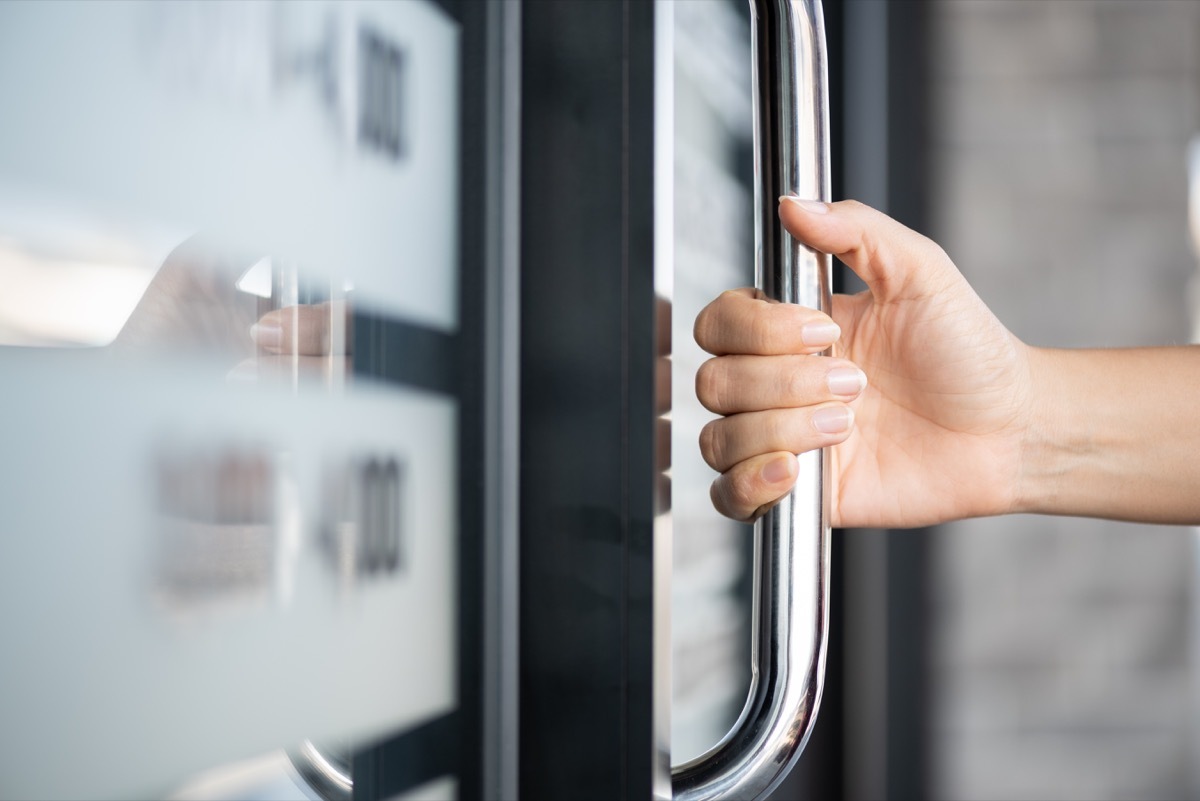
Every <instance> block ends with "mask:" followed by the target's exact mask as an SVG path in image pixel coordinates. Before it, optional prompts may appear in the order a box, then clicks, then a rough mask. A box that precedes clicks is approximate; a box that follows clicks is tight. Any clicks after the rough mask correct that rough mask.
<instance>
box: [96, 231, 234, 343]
mask: <svg viewBox="0 0 1200 801" xmlns="http://www.w3.org/2000/svg"><path fill="white" fill-rule="evenodd" d="M244 265H245V260H244V259H239V258H236V257H233V256H231V255H229V254H228V253H225V252H224V251H223V250H222V249H221V248H219V247H216V246H214V245H213V244H212V243H208V242H205V240H204V238H203V237H201V236H193V237H191V238H189V239H187V240H186V241H184V242H183V243H182V244H180V245H179V246H178V247H176V248H175V249H174V250H173V251H171V253H170V254H169V255H168V256H167V257H166V259H164V260H163V263H162V266H161V267H160V268H159V270H158V272H157V273H156V274H155V276H154V280H153V281H151V282H150V285H149V286H148V287H147V288H146V292H145V293H144V294H143V295H142V299H141V300H140V301H138V304H137V306H136V307H135V308H134V310H133V312H132V313H131V314H130V315H129V319H128V320H127V321H126V322H125V325H124V326H123V327H122V328H121V332H120V333H119V334H118V335H117V338H116V339H115V340H114V341H113V343H112V348H113V349H114V351H115V352H120V353H131V352H135V351H136V352H166V353H170V354H171V355H178V354H180V353H198V354H204V355H212V356H216V357H218V358H228V359H230V360H231V361H230V363H233V360H236V359H239V358H244V357H246V356H248V355H250V354H251V353H252V352H253V348H252V343H250V342H247V341H246V336H245V331H246V328H247V327H248V326H249V325H250V323H252V322H253V321H254V318H255V303H256V298H255V297H254V296H252V295H248V294H246V293H245V292H241V291H239V290H238V289H237V287H236V284H235V282H236V278H237V275H238V272H239V271H241V270H243V269H245V266H244Z"/></svg>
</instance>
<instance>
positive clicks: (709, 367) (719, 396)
mask: <svg viewBox="0 0 1200 801" xmlns="http://www.w3.org/2000/svg"><path fill="white" fill-rule="evenodd" d="M727 379H728V376H727V371H726V370H725V368H724V363H723V362H722V361H721V360H720V357H716V358H712V359H709V360H708V361H706V362H705V363H704V364H702V365H700V369H699V370H697V371H696V398H697V400H699V401H700V403H701V405H703V406H704V408H706V409H708V410H709V411H710V412H717V413H718V414H720V413H721V412H722V411H723V410H724V408H725V403H724V401H725V394H726V385H727V384H728V380H727Z"/></svg>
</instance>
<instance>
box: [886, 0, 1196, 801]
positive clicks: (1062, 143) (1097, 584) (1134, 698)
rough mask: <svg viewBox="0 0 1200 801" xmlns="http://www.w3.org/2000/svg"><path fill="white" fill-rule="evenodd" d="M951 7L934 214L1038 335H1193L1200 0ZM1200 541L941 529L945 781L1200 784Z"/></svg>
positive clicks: (1036, 339)
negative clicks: (1196, 575)
mask: <svg viewBox="0 0 1200 801" xmlns="http://www.w3.org/2000/svg"><path fill="white" fill-rule="evenodd" d="M894 8H895V11H894V13H903V7H902V6H898V7H894ZM933 17H934V20H935V31H934V37H933V42H934V49H933V54H932V55H933V58H932V63H933V87H932V89H933V105H934V112H935V121H934V125H933V126H932V130H933V138H934V141H933V143H932V144H933V154H932V163H933V164H934V170H935V175H934V191H933V192H932V196H933V198H934V207H933V209H932V215H931V219H932V221H933V223H932V228H931V230H930V231H929V232H928V233H930V234H931V235H932V236H934V238H936V239H937V240H938V241H939V242H941V244H942V245H943V246H944V247H945V248H946V250H947V251H948V252H949V253H950V255H951V256H952V257H953V258H954V259H955V261H956V262H957V263H958V265H959V266H960V268H961V269H962V270H963V272H964V273H965V274H966V276H967V277H968V279H969V280H970V281H971V283H972V284H973V285H974V286H975V288H976V289H977V290H978V291H979V293H980V295H982V297H983V298H984V300H985V301H987V302H988V304H989V305H990V306H991V307H992V308H993V309H994V310H995V311H996V313H997V315H998V316H999V317H1000V319H1001V320H1003V321H1004V322H1005V323H1006V324H1007V325H1008V326H1009V327H1010V328H1011V329H1012V330H1013V331H1014V332H1015V333H1016V334H1017V335H1018V336H1020V337H1021V338H1022V339H1024V340H1025V341H1026V342H1029V343H1031V344H1036V345H1047V346H1071V347H1076V346H1118V345H1134V344H1165V343H1172V342H1184V341H1187V340H1188V337H1189V330H1190V327H1189V320H1188V315H1189V310H1188V308H1187V304H1186V287H1187V284H1188V280H1189V277H1190V275H1191V274H1192V272H1193V271H1194V270H1195V267H1194V258H1193V256H1192V253H1191V250H1190V247H1189V242H1188V235H1187V218H1186V212H1187V181H1186V150H1187V143H1188V141H1189V140H1190V138H1191V137H1192V136H1193V135H1194V134H1196V133H1197V132H1198V131H1200V119H1198V105H1200V2H1189V1H1186V0H1185V1H1184V2H1166V1H1163V2H1159V1H1157V0H1133V1H1132V2H1093V1H1092V0H1043V1H1040V2H1039V1H1036V0H957V1H951V0H942V1H941V2H937V3H936V4H935V6H934V13H933ZM1198 425H1200V419H1198ZM1197 458H1200V454H1198V455H1197ZM1197 492H1200V487H1198V488H1197ZM1192 549H1193V546H1192V540H1191V534H1190V532H1188V531H1184V530H1180V529H1170V528H1153V527H1143V526H1132V525H1122V524H1115V523H1106V522H1099V521H1087V520H1070V519H1054V518H1036V517H1015V518H1001V519H994V520H983V521H972V522H967V523H962V524H957V525H954V526H949V527H946V528H945V529H943V530H941V531H939V532H938V534H937V536H936V540H935V553H936V557H935V575H936V579H935V581H934V585H933V586H932V587H931V588H930V593H931V603H932V608H933V613H934V623H933V626H934V648H933V654H932V666H931V668H932V682H931V686H932V688H933V692H934V699H935V708H934V710H933V716H932V731H931V736H932V743H931V745H932V751H933V754H934V764H933V765H932V768H933V779H934V787H933V790H934V796H935V797H937V798H944V799H954V801H966V800H967V799H1004V800H1005V801H1016V799H1038V800H1039V801H1052V799H1064V800H1065V799H1070V800H1071V801H1076V800H1078V799H1141V800H1143V801H1145V800H1147V799H1182V798H1192V797H1195V796H1196V794H1197V786H1196V781H1195V778H1194V775H1193V772H1194V770H1195V769H1194V768H1193V767H1191V766H1190V763H1191V761H1192V755H1193V753H1195V750H1194V749H1193V748H1192V737H1193V732H1192V728H1193V727H1192V720H1193V718H1194V711H1195V709H1196V706H1195V703H1194V701H1193V698H1194V689H1193V687H1192V683H1193V679H1192V677H1191V673H1190V648H1191V645H1190V636H1191V635H1190V626H1191V622H1190V620H1191V619H1190V603H1191V597H1190V593H1191V590H1190V583H1191V580H1192V572H1193V558H1194V557H1193V550H1192Z"/></svg>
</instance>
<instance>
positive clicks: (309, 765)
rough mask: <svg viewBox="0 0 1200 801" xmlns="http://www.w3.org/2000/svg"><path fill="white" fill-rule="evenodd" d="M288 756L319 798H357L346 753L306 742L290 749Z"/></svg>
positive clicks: (343, 800)
mask: <svg viewBox="0 0 1200 801" xmlns="http://www.w3.org/2000/svg"><path fill="white" fill-rule="evenodd" d="M287 755H288V758H289V759H291V761H292V766H293V767H294V768H295V769H296V772H297V773H299V774H300V777H301V778H303V779H304V781H305V782H307V783H308V786H309V788H310V789H311V790H312V791H313V792H315V793H316V794H317V797H318V798H323V799H325V801H350V799H351V798H353V797H354V779H353V777H352V776H351V773H350V764H349V760H348V759H347V758H346V755H345V754H342V753H339V751H338V750H337V749H333V748H329V747H325V748H318V747H317V746H316V745H315V744H314V743H313V741H312V740H305V741H304V742H302V743H301V744H300V746H299V747H298V748H295V749H288V752H287Z"/></svg>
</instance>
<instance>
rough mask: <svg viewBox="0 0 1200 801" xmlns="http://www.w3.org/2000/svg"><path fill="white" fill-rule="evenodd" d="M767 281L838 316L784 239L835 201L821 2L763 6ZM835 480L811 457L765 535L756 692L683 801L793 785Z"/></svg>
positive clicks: (758, 232)
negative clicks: (793, 209)
mask: <svg viewBox="0 0 1200 801" xmlns="http://www.w3.org/2000/svg"><path fill="white" fill-rule="evenodd" d="M750 8H751V15H752V23H751V25H752V36H753V41H754V139H755V245H756V249H757V259H756V276H757V278H756V283H757V285H758V287H759V288H760V289H761V290H762V291H763V292H764V293H765V294H766V296H767V297H769V298H771V299H773V300H778V301H782V302H785V303H798V304H801V305H804V306H810V307H813V308H820V309H823V310H825V311H828V310H829V308H830V264H829V257H828V256H825V255H822V254H818V253H814V252H813V251H811V250H809V249H808V248H806V247H804V246H802V245H800V244H799V243H797V242H796V241H795V240H793V239H792V238H791V237H790V236H789V235H788V234H787V232H786V231H784V230H783V227H782V225H781V224H780V222H779V218H778V215H777V213H776V205H777V198H778V197H780V196H781V195H785V194H791V195H797V196H799V197H802V198H819V199H822V200H829V197H830V188H829V114H828V98H827V95H826V87H827V85H828V81H827V75H826V63H825V31H824V23H823V17H822V9H821V3H820V0H751V1H750ZM828 499H829V475H828V465H827V461H826V458H825V453H824V452H823V451H817V452H813V453H808V454H804V455H802V456H801V457H800V475H799V478H798V479H797V482H796V488H795V489H794V490H793V491H792V492H791V494H789V495H788V496H787V497H785V498H784V499H783V500H782V501H781V502H780V503H779V504H778V505H777V506H776V507H775V508H774V509H772V510H771V511H769V512H768V513H767V514H766V515H765V516H764V517H763V518H762V519H761V520H760V521H759V523H758V524H757V525H756V527H755V543H754V548H755V552H754V596H753V622H752V634H751V636H752V642H751V660H752V674H751V683H750V694H749V698H748V699H747V702H746V706H745V708H744V709H743V711H742V714H741V716H740V718H739V719H738V721H737V723H736V724H735V725H734V728H733V730H732V731H730V732H729V734H727V735H726V736H725V739H723V740H722V741H721V742H720V743H719V744H718V745H717V746H716V747H715V748H713V749H712V750H711V751H709V752H708V753H706V754H704V755H703V756H701V757H699V758H697V759H695V760H692V761H690V762H687V763H685V764H683V765H679V766H676V767H674V768H673V769H672V786H673V793H674V797H675V798H676V799H688V800H689V801H694V800H697V799H716V798H759V797H762V796H765V795H766V794H768V793H769V792H771V790H772V789H774V788H775V787H776V786H777V785H778V784H779V782H781V781H782V780H783V778H784V777H785V776H786V775H787V773H788V771H789V770H790V769H791V767H792V765H794V764H795V762H796V760H797V759H798V758H799V756H800V752H801V751H802V750H803V748H804V744H805V743H806V742H807V740H808V736H809V733H810V732H811V730H812V725H813V721H814V719H815V716H816V712H817V707H818V706H819V704H820V701H821V687H822V682H823V679H824V669H825V650H826V642H827V628H828V619H829V521H828V512H827V509H828Z"/></svg>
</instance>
